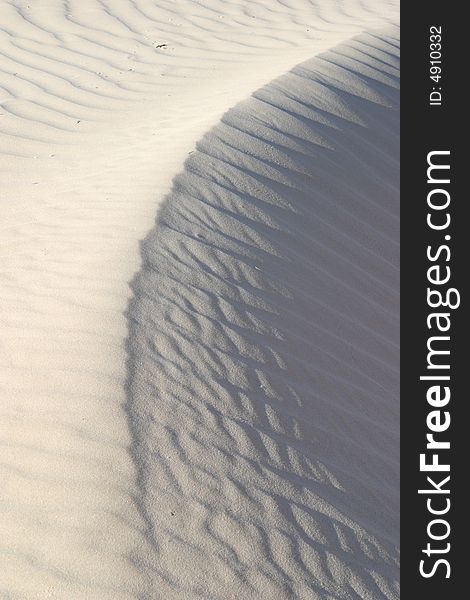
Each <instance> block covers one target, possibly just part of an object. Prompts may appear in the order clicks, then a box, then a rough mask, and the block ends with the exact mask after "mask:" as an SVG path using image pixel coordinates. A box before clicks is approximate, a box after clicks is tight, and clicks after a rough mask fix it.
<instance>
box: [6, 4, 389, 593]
mask: <svg viewBox="0 0 470 600" xmlns="http://www.w3.org/2000/svg"><path fill="white" fill-rule="evenodd" d="M396 20H397V6H396V3H395V2H392V3H388V2H377V1H373V0H367V1H365V2H356V1H353V0H345V1H344V2H338V1H333V0H332V1H328V0H316V1H315V2H308V1H306V0H290V1H288V0H286V1H283V2H281V1H277V0H266V1H264V2H261V1H259V2H246V1H245V2H244V1H242V0H238V1H237V0H236V1H233V2H229V1H227V0H212V1H210V0H204V1H201V2H196V1H189V0H181V1H176V0H172V1H170V0H168V1H167V2H163V1H160V0H159V1H157V2H153V1H151V0H102V1H101V0H69V1H62V0H60V1H59V0H30V1H29V2H27V1H21V0H12V1H9V2H2V3H0V40H1V41H0V103H1V108H0V152H1V162H0V173H1V184H0V189H1V194H2V198H1V203H0V223H1V226H2V236H1V244H2V247H1V267H0V281H1V285H0V314H1V341H0V386H1V392H2V393H1V400H0V429H1V433H0V441H1V454H2V460H1V476H0V477H1V493H0V597H1V598H8V599H15V600H16V599H20V600H23V599H30V598H37V599H43V598H44V599H45V598H60V599H64V600H69V599H71V600H75V599H81V598H84V599H85V598H86V599H103V600H104V599H108V598H109V599H116V600H121V599H125V598H126V599H127V598H133V599H137V598H142V599H143V598H145V599H153V598H156V599H158V598H176V599H180V598H181V599H186V598H189V599H193V598H208V599H211V600H212V599H219V598H220V599H224V600H225V599H227V600H231V599H233V600H235V599H237V600H239V599H242V598H248V599H249V598H263V599H264V598H265V599H266V600H277V599H278V598H279V599H280V600H282V599H284V598H297V597H298V598H309V599H316V598H321V599H322V600H323V599H328V600H330V599H333V598H341V599H349V598H351V599H357V598H367V599H369V598H371V599H375V598H394V599H395V598H397V597H398V593H397V591H396V586H397V567H396V564H397V545H398V532H397V479H396V472H397V464H398V461H397V451H398V448H397V430H396V423H397V421H396V420H397V406H396V385H397V373H396V370H397V358H396V347H397V339H396V336H397V325H396V317H397V310H398V309H397V299H396V290H397V282H396V281H397V280H396V276H397V270H396V267H397V239H398V238H397V210H398V207H397V192H396V184H397V181H396V168H397V165H396V135H397V129H396V125H397V121H396V119H397V115H396V111H395V106H396V75H397V71H396V66H397V64H396V54H397V51H396V46H397V45H398V42H397V40H396V37H397V32H396V30H395V29H390V28H389V29H387V30H386V33H385V34H384V33H381V34H378V37H377V36H372V37H368V38H367V39H362V41H355V42H351V43H348V44H347V45H346V46H343V47H342V49H341V50H337V51H335V52H334V53H333V54H331V53H330V54H327V55H326V56H327V57H329V59H328V60H325V58H322V59H320V60H319V61H318V62H308V63H306V65H304V66H302V67H299V68H298V69H297V71H295V73H297V74H291V75H287V76H286V78H285V79H281V80H280V81H279V82H276V83H274V84H272V85H271V86H268V87H267V88H265V89H263V90H262V91H260V92H258V93H257V98H258V100H249V101H248V102H247V103H245V104H244V105H242V107H240V108H239V109H237V111H236V112H234V113H231V115H232V116H230V117H225V122H226V124H225V125H220V126H218V127H217V128H216V129H215V130H214V131H213V133H211V134H210V135H211V137H209V138H205V141H204V142H203V145H202V147H201V148H202V149H201V151H198V152H196V153H194V154H192V155H191V161H190V163H188V165H187V166H186V170H185V172H184V174H183V175H182V177H181V178H180V179H179V182H180V183H179V184H178V185H179V186H180V187H177V188H176V190H175V192H174V193H173V195H172V196H171V197H170V199H169V200H167V203H166V205H165V208H164V212H163V213H162V214H163V215H167V216H166V217H165V218H166V219H167V220H168V223H169V224H171V229H170V228H168V227H167V226H166V227H162V226H161V225H160V226H158V227H157V229H156V230H155V232H154V233H153V234H152V235H151V236H150V237H149V238H148V241H147V246H146V250H145V256H146V258H147V259H148V260H152V261H154V269H155V268H156V270H154V271H152V272H150V278H148V279H147V278H146V277H145V276H144V275H145V274H146V273H147V272H148V269H144V270H143V271H142V273H143V275H141V276H140V277H139V278H138V279H137V280H136V284H135V286H136V290H137V298H138V300H137V301H136V302H134V303H133V305H132V308H131V315H132V316H133V319H134V320H133V321H132V322H133V323H134V325H133V326H132V327H131V340H130V349H132V350H133V353H131V354H129V356H130V367H131V370H130V375H131V378H130V380H129V383H130V392H131V393H130V394H129V395H128V396H127V395H126V377H127V370H126V360H127V358H128V353H127V348H126V338H127V335H128V322H127V319H126V315H125V313H126V309H127V305H128V301H129V298H130V297H131V294H132V291H131V289H130V286H129V282H130V281H131V280H132V278H133V276H134V274H135V273H136V272H137V271H138V270H139V268H140V261H141V258H140V254H139V244H138V242H139V240H141V239H143V238H144V237H145V235H146V234H147V232H148V231H149V230H151V229H152V227H153V222H154V218H155V215H156V213H157V209H158V205H159V203H161V201H162V200H163V199H164V197H165V195H166V193H167V192H168V191H169V189H170V185H171V181H172V179H173V177H174V176H175V174H176V173H177V172H178V171H180V170H181V169H182V168H183V162H184V160H185V159H186V158H187V156H188V153H189V152H190V151H191V150H193V148H194V147H195V144H196V142H197V141H198V140H199V139H201V138H202V137H203V135H204V133H205V132H206V131H207V130H208V129H209V128H210V127H212V126H213V125H215V124H216V123H217V122H218V121H219V119H220V118H221V117H222V115H223V114H224V113H225V112H226V111H227V110H228V109H229V108H231V107H232V106H234V105H235V104H236V103H237V102H239V101H240V100H243V99H245V98H248V97H249V96H250V94H252V93H253V92H254V91H255V90H258V89H259V88H260V87H261V86H263V85H264V84H267V83H268V82H270V81H271V80H273V79H274V78H275V77H277V76H279V75H281V74H283V73H286V72H288V71H289V70H291V69H292V68H293V67H294V66H295V65H297V64H298V63H300V62H302V61H305V60H307V59H311V58H312V57H314V56H316V55H317V54H319V53H320V52H323V51H325V50H328V49H329V48H332V47H333V46H335V45H336V44H338V43H340V42H343V41H345V40H348V39H349V38H351V36H353V35H355V34H357V33H359V32H361V31H364V30H372V29H375V28H377V27H383V26H384V25H386V24H387V23H389V22H394V21H396ZM384 36H392V38H393V39H392V40H391V43H388V42H386V41H384V39H385V38H384ZM160 44H166V46H164V47H162V48H157V47H156V46H158V45H160ZM338 64H340V65H342V66H341V67H338ZM299 69H300V71H299ZM338 69H339V70H338ZM299 72H301V73H303V75H302V76H301V77H299V75H298V73H299ZM291 90H292V91H291ZM338 90H339V91H338ZM351 91H353V95H352V96H351V94H349V93H348V92H351ZM299 100H300V102H299ZM227 118H228V119H229V120H228V121H227ZM235 124H236V127H235ZM211 153H214V154H213V155H212V156H211ZM182 186H185V187H182ZM364 186H365V187H364ZM184 189H187V190H188V191H187V192H185V193H183V191H182V190H184ZM287 190H289V191H287ZM185 199H186V200H185ZM202 200H204V202H202ZM172 202H173V204H174V206H173V207H171V206H170V204H171V203H172ZM188 202H189V204H188ZM181 203H182V204H181ZM180 204H181V206H182V208H181V209H180V208H179V206H180ZM209 204H210V206H209ZM188 211H189V212H188ZM213 211H215V212H213ZM162 218H163V217H162ZM159 228H160V229H159ZM173 230H174V231H176V233H170V232H171V231H173ZM200 236H202V238H201V237H200ZM206 238H207V240H206ZM201 239H202V240H206V241H203V242H201ZM154 253H155V256H156V257H158V260H157V262H156V263H155V259H154V258H152V257H153V256H154ZM172 261H173V262H172ZM155 265H156V267H155ZM183 265H186V266H185V267H184V268H183ZM169 269H170V270H171V277H172V278H173V279H172V281H174V283H173V284H171V285H170V284H169V283H168V281H169V279H168V278H169ZM173 270H174V272H173ZM147 286H150V287H149V288H148V289H149V292H150V293H151V299H150V300H148V301H147V302H148V303H150V304H149V305H148V306H147V304H146V301H144V299H142V296H141V295H140V294H142V292H143V290H144V289H147ZM255 297H256V298H255ZM250 307H251V308H250ZM135 320H137V321H138V322H139V323H140V325H139V326H137V325H136V324H135ZM150 323H153V327H154V328H155V329H152V327H150ZM142 325H144V328H143V331H142V330H141V326H142ZM149 336H151V339H149ZM142 344H143V346H142ZM128 416H130V417H131V419H130V421H129V420H128ZM171 513H174V514H173V515H172V514H171Z"/></svg>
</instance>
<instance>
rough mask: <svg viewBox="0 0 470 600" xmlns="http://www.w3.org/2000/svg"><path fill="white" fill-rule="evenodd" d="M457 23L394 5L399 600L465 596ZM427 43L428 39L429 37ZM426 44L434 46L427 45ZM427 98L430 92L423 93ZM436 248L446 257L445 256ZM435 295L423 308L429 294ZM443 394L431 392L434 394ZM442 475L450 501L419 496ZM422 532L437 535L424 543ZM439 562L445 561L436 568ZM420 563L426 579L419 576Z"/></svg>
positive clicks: (460, 50) (463, 236) (469, 235)
mask: <svg viewBox="0 0 470 600" xmlns="http://www.w3.org/2000/svg"><path fill="white" fill-rule="evenodd" d="M464 21H465V19H464V17H463V15H462V14H460V15H459V14H458V5H457V4H455V3H451V2H437V1H435V0H429V1H428V2H425V3H421V4H417V3H406V4H405V3H402V6H401V34H402V40H401V47H402V67H401V74H402V87H401V90H402V92H401V99H402V103H401V323H402V329H401V548H402V566H401V584H402V585H401V587H402V596H401V597H402V598H403V599H404V600H421V598H423V599H426V600H434V599H439V600H448V599H449V600H453V599H457V598H463V597H465V593H468V592H464V590H465V589H466V585H465V579H466V577H465V576H466V566H465V563H466V556H465V554H466V550H465V546H464V542H465V539H466V534H467V530H468V525H467V520H466V519H465V517H464V507H465V504H466V502H467V500H466V493H465V488H466V471H467V469H466V468H465V460H466V456H468V455H469V452H468V450H467V449H466V444H465V441H466V440H465V438H470V432H467V428H466V421H465V414H466V411H465V408H466V404H467V403H468V400H467V396H468V394H467V393H465V388H464V375H465V370H466V364H465V363H466V360H467V352H468V351H467V350H466V348H465V341H466V340H465V337H466V329H465V327H464V323H465V314H464V312H465V308H466V296H467V294H466V288H467V287H468V284H467V283H466V281H465V278H468V276H469V275H468V271H469V269H468V268H466V262H467V260H468V259H469V257H470V250H469V244H468V243H467V242H468V241H470V232H467V231H466V229H467V226H466V214H467V213H468V211H467V210H466V208H467V206H466V205H467V197H468V193H466V191H465V190H464V189H463V181H464V177H465V173H466V170H465V166H464V161H465V159H466V154H467V152H468V151H467V150H466V149H465V148H464V146H463V139H464V137H463V136H464V135H468V134H467V132H466V131H467V130H468V129H469V127H468V124H467V120H466V118H465V114H464V112H463V110H462V109H463V102H464V96H465V94H466V92H465V91H464V90H465V89H466V88H467V87H468V77H467V73H468V68H466V65H465V61H466V60H467V56H468V52H467V50H466V43H467V40H468V38H469V33H466V34H465V22H464ZM432 28H434V29H432ZM432 35H434V36H435V37H433V38H431V36H432ZM437 36H440V37H437ZM432 43H434V44H440V46H437V45H436V46H431V44H432ZM431 52H434V54H431ZM438 53H440V55H441V56H440V57H439V56H438ZM439 60H440V61H441V62H439ZM431 61H434V62H431ZM433 66H435V67H437V66H439V67H440V68H441V71H440V72H439V69H436V68H434V69H431V67H433ZM433 75H434V79H432V77H431V76H433ZM435 75H440V77H439V78H436V77H435ZM432 92H435V93H434V94H433V95H432V96H431V93H432ZM436 92H439V93H436ZM439 94H440V95H441V98H440V97H439ZM433 102H434V104H433ZM433 151H449V152H450V154H449V155H444V154H442V155H434V156H435V157H433V158H432V160H433V161H434V162H435V163H440V164H441V165H445V164H448V165H450V170H449V171H445V170H443V169H441V170H434V171H432V172H431V175H433V174H435V177H431V180H433V179H439V180H445V179H446V177H449V178H450V183H448V184H447V183H433V182H432V181H431V182H429V181H428V178H427V169H428V166H429V165H428V153H430V152H433ZM445 173H447V174H445ZM433 189H435V190H445V191H444V192H442V191H441V192H439V191H436V192H435V193H433V195H432V196H431V203H432V204H434V202H435V203H436V204H438V203H439V202H441V203H442V205H444V204H445V203H446V198H447V193H448V194H449V196H450V204H449V206H448V208H446V209H443V210H436V209H432V208H430V206H429V205H428V194H429V193H430V192H431V190H433ZM429 213H430V214H431V217H430V218H431V220H432V222H433V223H434V224H437V225H439V224H444V223H445V222H446V220H445V219H446V214H447V213H449V217H450V219H451V221H450V224H449V226H448V227H447V228H445V229H432V228H431V227H430V226H429V224H428V223H427V218H428V214H429ZM446 236H447V237H446ZM448 236H450V239H449V237H448ZM445 246H447V247H448V248H449V250H450V252H451V255H450V257H449V259H448V260H446V259H447V258H448V255H447V251H446V250H445ZM428 247H429V248H430V249H431V250H430V253H431V255H432V257H436V255H437V254H438V252H437V251H438V250H439V248H441V247H442V249H441V251H440V254H439V255H438V258H436V259H435V260H430V259H429V257H428V256H427V251H428ZM436 265H439V270H434V271H432V272H431V277H433V276H436V274H439V279H440V280H441V279H443V278H444V277H443V275H444V274H445V275H447V274H448V273H449V271H448V270H447V269H446V267H449V269H450V280H449V281H448V282H447V283H440V284H433V283H431V282H430V281H429V277H428V269H429V268H430V267H432V266H436ZM428 288H430V289H435V290H438V291H440V292H441V293H442V294H443V295H445V294H446V293H447V291H448V290H449V289H451V288H455V289H457V290H458V292H459V294H460V301H461V304H460V306H459V307H458V308H448V307H445V306H440V307H437V308H432V307H430V306H429V303H428V297H427V293H428ZM434 296H435V297H434V300H433V301H435V300H436V298H437V295H434ZM451 297H452V300H453V301H455V300H456V299H457V294H451ZM432 313H443V314H447V315H448V316H449V320H450V322H451V325H450V329H449V331H448V332H440V331H439V330H438V328H437V319H434V318H432V317H431V321H430V324H431V327H429V323H428V322H427V319H428V318H429V315H431V314H432ZM445 323H447V318H446V317H442V319H441V320H440V324H441V325H442V326H443V325H444V324H445ZM439 335H440V336H449V337H450V340H448V341H446V340H444V341H442V340H441V341H435V342H434V343H435V344H436V346H434V347H435V348H437V346H438V345H439V344H440V349H444V350H450V355H439V357H437V358H436V361H435V362H438V363H439V364H440V365H442V366H445V364H450V369H444V368H442V369H439V368H438V369H429V368H428V356H427V354H428V348H427V343H428V341H429V338H430V337H432V336H439ZM420 376H450V380H449V381H445V380H438V381H431V380H420ZM435 385H441V386H443V387H444V386H448V387H449V389H450V394H451V397H450V401H449V402H448V404H447V405H442V406H440V407H436V406H431V404H430V403H429V402H428V400H427V392H428V389H429V388H430V387H431V386H435ZM443 387H441V388H440V389H441V392H442V393H443V392H444V391H445V390H444V389H443ZM441 392H440V393H441ZM434 397H435V396H434ZM435 410H439V416H436V415H435V414H434V416H433V417H429V415H430V413H431V412H432V411H435ZM446 412H448V413H449V416H450V418H451V422H450V426H449V428H448V429H446V430H444V431H442V432H440V433H435V434H434V439H435V440H440V441H449V442H450V444H451V446H450V449H439V450H438V451H437V450H433V449H427V448H426V445H427V443H428V442H429V440H428V439H427V437H426V435H427V434H429V433H433V431H432V430H430V429H429V426H428V424H427V418H431V419H433V420H432V421H431V422H432V424H433V426H436V425H437V424H438V423H440V424H442V426H443V427H444V425H445V418H446V414H445V413H446ZM422 453H425V454H426V462H427V463H429V462H430V461H431V460H432V455H433V454H437V455H438V458H437V460H438V461H439V463H440V464H441V463H442V464H449V465H450V471H449V472H444V471H436V472H430V471H428V472H425V471H422V470H421V469H420V462H419V461H420V454H422ZM449 475H450V480H449V481H448V482H447V483H445V484H442V485H441V487H440V489H442V490H447V489H448V490H449V493H434V494H432V493H429V494H427V493H423V494H419V493H418V490H419V489H423V490H426V489H430V490H434V487H435V486H439V485H440V484H441V482H442V481H443V480H444V479H445V478H446V477H447V476H449ZM428 476H429V477H431V479H433V481H434V486H433V484H432V483H430V482H429V481H428V480H427V477H428ZM447 499H448V500H447ZM428 502H429V503H430V507H431V509H432V510H435V511H444V510H445V509H446V508H447V507H448V506H450V508H449V510H448V511H447V512H445V513H443V514H441V515H437V514H431V512H430V509H429V505H428ZM449 502H450V504H449ZM436 519H442V521H445V522H446V523H448V525H449V527H450V532H449V533H448V535H446V533H447V525H446V524H445V523H443V522H434V523H433V524H431V525H430V523H431V522H432V521H434V520H436ZM429 528H430V529H429ZM429 531H430V532H431V534H432V535H433V536H435V537H443V539H442V540H434V539H433V538H432V537H430V535H429ZM428 543H429V544H430V546H429V547H428V546H427V544H428ZM447 544H449V546H447ZM423 550H425V551H427V553H426V552H423ZM447 550H448V551H447ZM439 560H442V561H446V562H440V563H439V564H437V561H439ZM421 561H424V562H421ZM420 567H421V569H422V571H423V572H424V573H425V574H426V575H427V577H425V576H424V575H423V574H422V573H421V572H420ZM462 594H463V595H462Z"/></svg>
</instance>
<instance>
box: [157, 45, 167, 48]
mask: <svg viewBox="0 0 470 600" xmlns="http://www.w3.org/2000/svg"><path fill="white" fill-rule="evenodd" d="M167 46H168V44H158V46H155V48H166V47H167Z"/></svg>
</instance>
